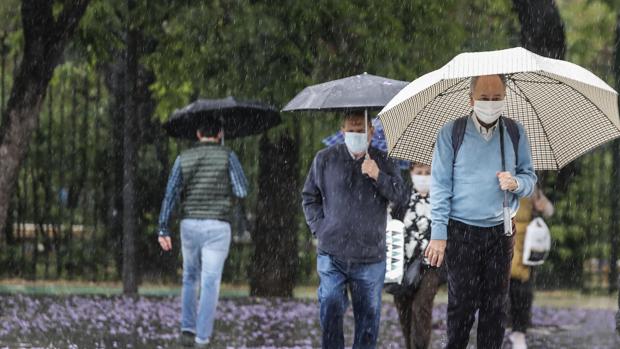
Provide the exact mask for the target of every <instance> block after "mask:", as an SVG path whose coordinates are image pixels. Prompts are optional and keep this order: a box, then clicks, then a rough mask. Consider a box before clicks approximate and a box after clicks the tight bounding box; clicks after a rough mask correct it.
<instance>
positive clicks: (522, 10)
mask: <svg viewBox="0 0 620 349" xmlns="http://www.w3.org/2000/svg"><path fill="white" fill-rule="evenodd" d="M512 4H513V8H514V10H515V11H516V12H517V15H518V17H519V22H520V23H521V46H523V47H524V48H526V49H528V50H530V51H532V52H534V53H536V54H539V55H541V56H545V57H550V58H555V59H564V57H565V55H566V35H565V33H564V23H563V22H562V18H561V17H560V11H559V10H558V7H557V5H556V4H555V1H554V0H513V1H512ZM578 173H579V165H578V163H577V162H575V161H573V162H572V163H570V164H568V166H566V167H564V168H563V169H562V170H560V171H559V172H558V174H557V176H556V180H555V188H554V189H555V190H554V191H556V192H559V193H565V192H566V191H567V190H568V185H569V184H570V182H571V179H572V178H573V177H574V176H576V175H577V174H578ZM544 178H546V176H544V175H543V176H542V178H541V179H544ZM541 183H542V182H541Z"/></svg>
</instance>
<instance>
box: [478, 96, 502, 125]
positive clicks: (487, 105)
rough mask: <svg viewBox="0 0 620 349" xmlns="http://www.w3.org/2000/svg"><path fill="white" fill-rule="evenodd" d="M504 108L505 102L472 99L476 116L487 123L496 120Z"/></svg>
mask: <svg viewBox="0 0 620 349" xmlns="http://www.w3.org/2000/svg"><path fill="white" fill-rule="evenodd" d="M504 110H506V103H505V102H504V101H503V100H501V101H474V112H475V113H476V117H478V119H479V120H480V121H482V122H483V123H485V124H487V125H489V124H492V123H494V122H495V121H497V119H499V117H500V116H501V115H502V114H503V113H504Z"/></svg>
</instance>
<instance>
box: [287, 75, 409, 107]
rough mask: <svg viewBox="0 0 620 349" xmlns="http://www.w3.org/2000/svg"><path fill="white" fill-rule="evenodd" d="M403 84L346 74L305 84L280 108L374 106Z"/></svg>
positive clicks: (382, 101)
mask: <svg viewBox="0 0 620 349" xmlns="http://www.w3.org/2000/svg"><path fill="white" fill-rule="evenodd" d="M407 84H408V82H406V81H400V80H392V79H388V78H384V77H381V76H376V75H371V74H367V73H364V74H360V75H355V76H350V77H348V78H344V79H339V80H333V81H328V82H325V83H322V84H318V85H312V86H308V87H306V88H305V89H303V90H302V91H301V92H300V93H298V94H297V96H295V98H293V99H292V100H291V101H290V102H288V104H287V105H286V106H285V107H284V109H282V111H309V110H321V111H343V110H356V109H357V110H359V109H362V110H363V109H367V110H378V109H381V108H383V107H384V106H385V105H386V104H387V103H388V102H389V101H390V100H391V99H392V98H393V97H394V96H395V95H396V94H397V93H398V92H399V91H400V90H402V89H403V88H404V87H405V86H407Z"/></svg>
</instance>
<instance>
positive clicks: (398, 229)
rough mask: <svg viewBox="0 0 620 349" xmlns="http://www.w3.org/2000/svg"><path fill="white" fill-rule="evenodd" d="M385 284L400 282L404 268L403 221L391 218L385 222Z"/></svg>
mask: <svg viewBox="0 0 620 349" xmlns="http://www.w3.org/2000/svg"><path fill="white" fill-rule="evenodd" d="M385 243H386V247H387V249H386V263H385V282H384V283H386V284H391V283H397V284H400V283H401V281H402V280H403V274H404V268H405V223H403V222H401V221H399V220H397V219H392V220H390V221H388V223H387V229H386V235H385Z"/></svg>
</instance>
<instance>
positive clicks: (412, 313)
mask: <svg viewBox="0 0 620 349" xmlns="http://www.w3.org/2000/svg"><path fill="white" fill-rule="evenodd" d="M410 174H411V182H412V188H411V197H410V199H409V203H408V204H407V206H406V207H404V208H403V209H397V210H394V213H393V216H394V218H397V219H401V220H402V221H403V223H404V224H405V278H404V280H403V282H402V283H401V284H400V285H393V286H390V287H388V288H386V291H387V292H389V293H392V294H394V304H395V305H396V308H397V309H398V316H399V319H400V324H401V327H402V330H403V335H404V337H405V343H406V344H407V348H408V349H412V348H428V347H429V344H430V335H431V327H432V313H433V311H432V310H433V301H434V299H435V295H436V294H437V290H438V289H439V286H440V285H441V283H442V282H445V281H444V279H445V277H443V276H442V273H443V269H438V268H431V267H430V265H429V263H428V260H426V259H425V258H424V250H425V248H426V246H427V245H428V242H429V240H430V237H431V230H430V226H431V216H430V212H431V206H430V195H429V193H430V184H431V167H430V166H428V165H424V164H420V163H413V164H412V165H411V168H410ZM414 273H416V274H417V275H419V276H418V277H416V278H415V279H416V280H418V281H417V282H413V283H412V284H407V283H408V281H407V280H408V278H407V275H410V276H411V275H413V274H414ZM409 279H410V278H409Z"/></svg>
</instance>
